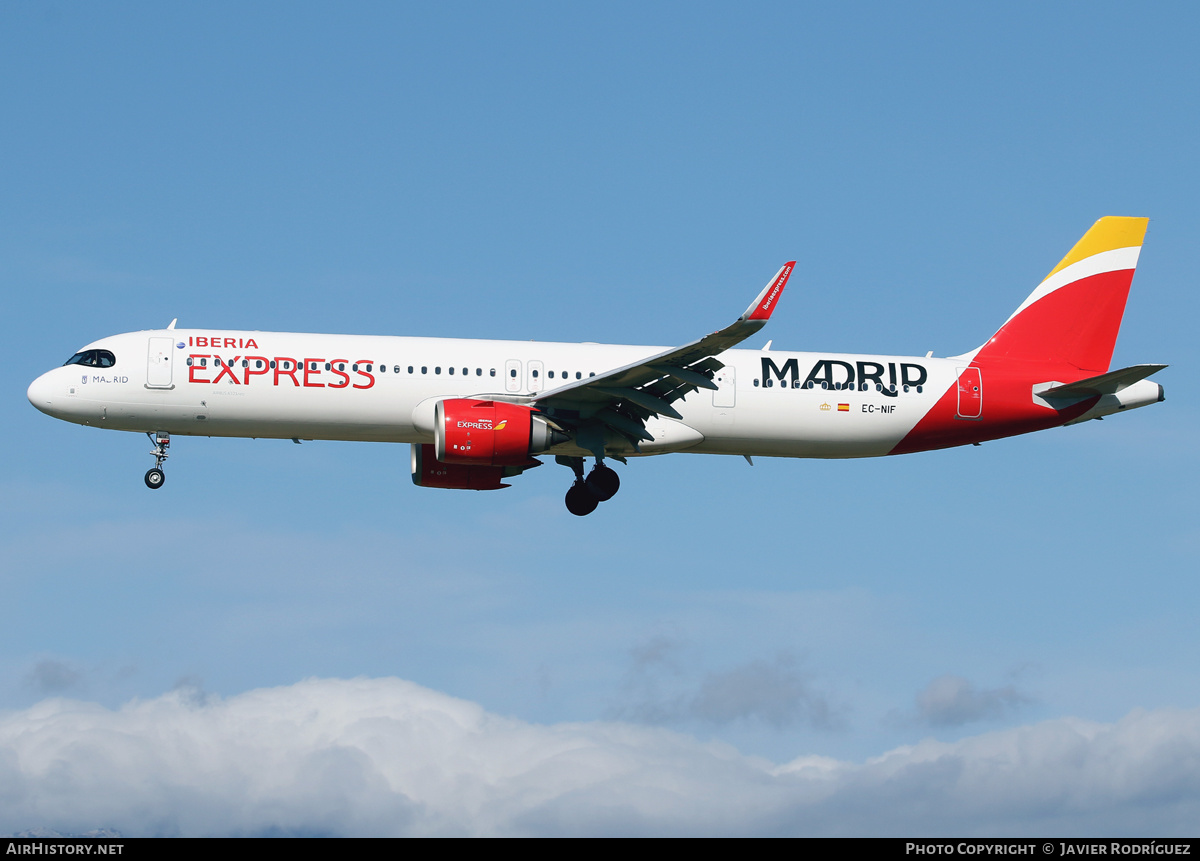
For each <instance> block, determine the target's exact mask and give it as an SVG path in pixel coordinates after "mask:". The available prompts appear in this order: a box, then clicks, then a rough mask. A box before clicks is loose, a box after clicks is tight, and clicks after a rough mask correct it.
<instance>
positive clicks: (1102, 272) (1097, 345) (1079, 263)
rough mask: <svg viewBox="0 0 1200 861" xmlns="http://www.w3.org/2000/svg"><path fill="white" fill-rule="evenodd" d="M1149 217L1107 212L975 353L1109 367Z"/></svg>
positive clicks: (985, 357)
mask: <svg viewBox="0 0 1200 861" xmlns="http://www.w3.org/2000/svg"><path fill="white" fill-rule="evenodd" d="M1148 222H1149V219H1148V218H1125V217H1119V216H1111V215H1110V216H1106V217H1104V218H1101V219H1100V220H1099V221H1097V222H1096V223H1095V224H1094V225H1092V228H1091V230H1089V231H1088V232H1087V233H1085V234H1084V235H1083V238H1082V239H1080V240H1079V241H1078V242H1077V243H1075V247H1074V248H1072V249H1071V250H1070V252H1068V254H1067V256H1066V257H1064V258H1063V259H1062V260H1061V261H1060V262H1059V264H1058V265H1057V266H1055V267H1054V269H1052V270H1051V271H1050V274H1049V275H1047V276H1046V277H1045V279H1044V280H1043V281H1042V283H1041V284H1039V285H1038V287H1037V289H1036V290H1034V291H1033V293H1031V294H1030V295H1029V298H1028V299H1026V300H1025V301H1024V302H1023V303H1021V307H1019V308H1018V309H1017V310H1016V311H1015V312H1014V313H1013V315H1012V316H1011V317H1009V318H1008V320H1007V321H1006V322H1005V323H1004V325H1003V326H1001V327H1000V330H999V331H998V332H996V334H995V335H993V336H992V337H991V339H990V340H989V341H988V342H987V343H986V344H984V345H983V346H982V347H981V348H980V349H979V351H978V352H977V353H976V355H975V361H976V363H984V362H988V361H990V360H995V359H1001V360H1004V359H1008V360H1015V361H1022V362H1033V363H1038V364H1046V365H1059V366H1071V367H1074V368H1077V369H1079V370H1080V371H1088V372H1092V373H1104V372H1105V371H1107V370H1108V367H1109V363H1110V362H1111V361H1112V354H1113V347H1114V346H1115V345H1116V342H1117V332H1118V331H1119V330H1120V328H1121V317H1122V316H1123V315H1124V313H1125V300H1126V298H1128V296H1129V285H1130V284H1131V283H1132V282H1133V272H1134V269H1136V267H1137V261H1138V255H1139V254H1140V252H1141V250H1142V240H1143V239H1144V237H1145V235H1146V225H1147V223H1148Z"/></svg>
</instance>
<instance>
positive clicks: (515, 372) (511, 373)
mask: <svg viewBox="0 0 1200 861" xmlns="http://www.w3.org/2000/svg"><path fill="white" fill-rule="evenodd" d="M508 375H509V376H510V377H515V376H516V375H517V369H516V368H513V369H512V370H511V371H509V372H508Z"/></svg>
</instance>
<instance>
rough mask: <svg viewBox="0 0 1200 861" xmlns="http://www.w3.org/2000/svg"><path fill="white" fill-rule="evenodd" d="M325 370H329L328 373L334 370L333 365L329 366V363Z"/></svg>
mask: <svg viewBox="0 0 1200 861" xmlns="http://www.w3.org/2000/svg"><path fill="white" fill-rule="evenodd" d="M325 370H327V371H330V370H333V365H331V364H329V362H326V363H325Z"/></svg>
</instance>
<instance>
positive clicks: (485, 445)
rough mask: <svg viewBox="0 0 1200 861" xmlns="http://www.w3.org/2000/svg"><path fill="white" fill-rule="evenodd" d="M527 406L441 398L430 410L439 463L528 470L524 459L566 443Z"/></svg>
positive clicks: (527, 464)
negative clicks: (518, 467)
mask: <svg viewBox="0 0 1200 861" xmlns="http://www.w3.org/2000/svg"><path fill="white" fill-rule="evenodd" d="M534 413H535V409H534V408H533V407H527V406H524V405H523V404H510V403H507V402H506V401H481V400H476V399H474V398H447V399H446V400H443V401H438V403H437V405H436V406H435V407H434V423H433V438H434V452H435V455H436V457H437V459H438V460H439V461H441V462H442V463H447V464H462V465H467V466H532V465H535V464H536V461H535V462H533V463H531V460H532V458H531V457H530V455H533V454H537V453H539V452H543V451H546V450H547V449H549V448H550V446H552V445H555V444H556V443H559V442H566V441H567V439H568V436H567V435H566V434H564V433H562V432H561V431H556V430H554V429H553V428H552V427H550V425H549V424H548V423H547V422H546V420H545V419H544V418H542V417H541V416H539V415H535V414H534Z"/></svg>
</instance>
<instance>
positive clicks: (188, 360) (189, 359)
mask: <svg viewBox="0 0 1200 861" xmlns="http://www.w3.org/2000/svg"><path fill="white" fill-rule="evenodd" d="M187 363H188V367H189V368H190V367H191V366H192V357H191V356H188V358H187Z"/></svg>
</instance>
